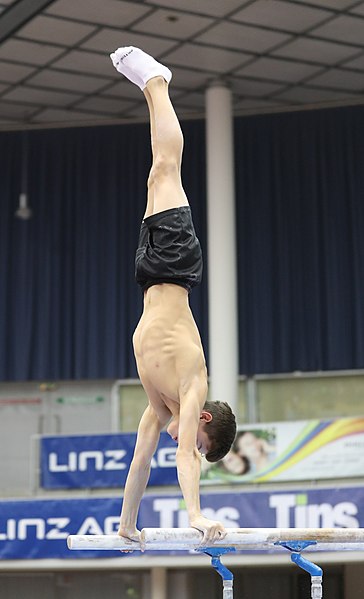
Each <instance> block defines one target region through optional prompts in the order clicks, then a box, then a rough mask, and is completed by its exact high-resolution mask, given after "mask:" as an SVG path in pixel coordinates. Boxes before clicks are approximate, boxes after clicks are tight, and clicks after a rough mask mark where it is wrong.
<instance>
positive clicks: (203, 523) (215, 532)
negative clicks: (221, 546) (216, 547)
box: [190, 516, 226, 547]
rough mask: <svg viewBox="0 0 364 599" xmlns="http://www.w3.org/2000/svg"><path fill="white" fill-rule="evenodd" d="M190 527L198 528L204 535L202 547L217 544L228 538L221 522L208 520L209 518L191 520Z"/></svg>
mask: <svg viewBox="0 0 364 599" xmlns="http://www.w3.org/2000/svg"><path fill="white" fill-rule="evenodd" d="M190 525H191V526H192V528H197V530H199V531H201V532H202V533H203V538H202V541H201V545H200V546H201V547H208V546H209V545H211V544H212V543H215V541H219V540H220V539H224V538H225V536H226V530H225V528H224V527H223V525H222V524H221V522H216V521H215V520H208V518H204V516H197V517H196V518H191V519H190Z"/></svg>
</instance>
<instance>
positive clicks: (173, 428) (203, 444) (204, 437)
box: [167, 412, 212, 455]
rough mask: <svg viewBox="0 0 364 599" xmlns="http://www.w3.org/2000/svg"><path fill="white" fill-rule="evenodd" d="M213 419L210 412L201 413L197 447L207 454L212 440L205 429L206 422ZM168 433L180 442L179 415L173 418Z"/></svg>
mask: <svg viewBox="0 0 364 599" xmlns="http://www.w3.org/2000/svg"><path fill="white" fill-rule="evenodd" d="M211 420H212V416H211V414H210V413H209V412H201V414H200V422H199V425H198V429H197V436H196V447H197V449H198V451H199V452H200V453H201V454H203V455H206V454H207V453H208V452H209V451H210V449H211V441H210V439H209V436H208V434H207V432H206V431H205V424H206V422H210V421H211ZM167 433H168V434H169V436H170V437H171V438H172V439H173V441H175V442H176V443H177V444H178V439H179V417H178V416H175V417H174V418H172V420H171V422H170V423H169V425H168V427H167Z"/></svg>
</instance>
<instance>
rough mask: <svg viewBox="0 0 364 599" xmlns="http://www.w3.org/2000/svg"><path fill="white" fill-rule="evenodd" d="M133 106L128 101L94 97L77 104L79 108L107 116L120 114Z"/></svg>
mask: <svg viewBox="0 0 364 599" xmlns="http://www.w3.org/2000/svg"><path fill="white" fill-rule="evenodd" d="M132 105H133V103H132V102H128V101H127V100H122V99H120V100H116V99H114V98H104V97H100V96H93V97H92V98H87V99H86V100H84V101H83V102H80V103H79V104H77V108H78V109H82V110H91V111H93V112H103V113H105V114H119V113H121V112H123V110H125V109H127V108H131V106H132Z"/></svg>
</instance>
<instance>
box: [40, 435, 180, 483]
mask: <svg viewBox="0 0 364 599" xmlns="http://www.w3.org/2000/svg"><path fill="white" fill-rule="evenodd" d="M135 440H136V433H123V434H119V435H79V436H76V435H74V436H69V437H66V436H56V437H42V438H41V441H40V443H41V447H40V456H41V486H42V487H43V488H44V489H73V488H77V489H85V488H88V489H97V488H105V487H109V488H112V487H118V488H122V487H124V486H125V481H126V477H127V474H128V471H129V466H130V463H131V460H132V457H133V452H134V447H135ZM177 483H178V481H177V471H176V443H175V442H174V441H173V440H172V439H171V438H170V436H169V435H168V434H167V433H165V432H163V433H161V436H160V441H159V444H158V447H157V451H156V452H155V454H154V457H153V460H152V468H151V475H150V480H149V485H150V486H156V485H176V484H177Z"/></svg>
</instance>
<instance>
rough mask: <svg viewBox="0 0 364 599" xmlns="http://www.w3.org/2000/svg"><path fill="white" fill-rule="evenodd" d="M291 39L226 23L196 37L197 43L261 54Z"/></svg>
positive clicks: (282, 34) (274, 33)
mask: <svg viewBox="0 0 364 599" xmlns="http://www.w3.org/2000/svg"><path fill="white" fill-rule="evenodd" d="M290 38H291V36H289V35H286V34H285V33H278V32H276V31H267V30H266V29H258V28H256V27H249V26H245V25H240V24H238V23H228V22H226V21H224V22H222V23H219V24H218V25H215V26H214V27H212V28H211V29H209V30H208V31H206V33H203V34H202V35H199V36H198V37H196V38H195V41H196V42H204V43H209V44H211V45H216V46H225V47H226V48H236V49H238V50H247V51H248V52H256V53H260V52H265V51H266V50H268V49H269V48H272V47H274V46H277V45H278V44H281V43H283V42H285V41H288V40H289V39H290Z"/></svg>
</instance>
